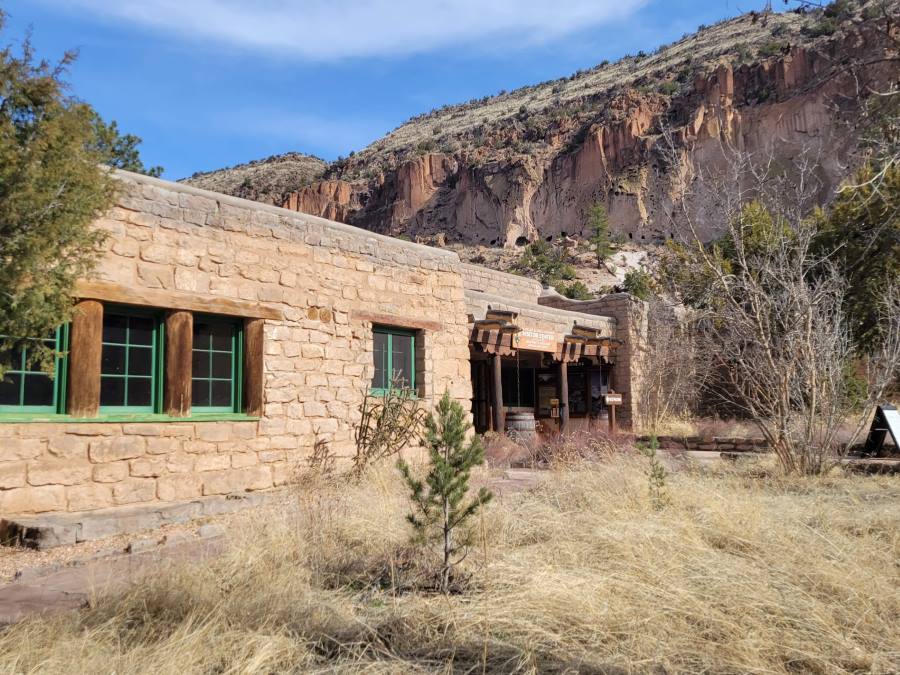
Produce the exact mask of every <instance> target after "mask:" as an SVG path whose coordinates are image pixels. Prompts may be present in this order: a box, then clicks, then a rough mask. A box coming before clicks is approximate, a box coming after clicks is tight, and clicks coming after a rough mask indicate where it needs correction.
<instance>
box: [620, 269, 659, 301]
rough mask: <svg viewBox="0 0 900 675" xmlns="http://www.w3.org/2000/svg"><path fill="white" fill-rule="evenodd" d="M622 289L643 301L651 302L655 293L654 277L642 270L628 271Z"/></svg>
mask: <svg viewBox="0 0 900 675" xmlns="http://www.w3.org/2000/svg"><path fill="white" fill-rule="evenodd" d="M622 288H623V289H624V291H625V292H626V293H631V294H632V295H633V296H634V297H636V298H640V299H641V300H649V299H650V296H651V295H652V293H653V276H652V275H651V274H650V273H649V272H647V271H646V270H642V269H634V270H628V272H626V273H625V280H624V281H623V282H622Z"/></svg>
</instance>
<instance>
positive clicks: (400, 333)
mask: <svg viewBox="0 0 900 675" xmlns="http://www.w3.org/2000/svg"><path fill="white" fill-rule="evenodd" d="M373 343H374V344H373V359H374V365H375V373H374V376H373V377H372V388H373V389H375V390H378V391H384V390H386V389H388V388H390V387H391V384H392V383H393V382H396V383H397V384H398V386H401V387H404V388H410V389H414V388H415V386H416V337H415V335H414V334H413V333H411V332H410V331H405V330H401V329H393V328H381V327H378V328H375V330H374V334H373Z"/></svg>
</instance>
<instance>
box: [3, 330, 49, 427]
mask: <svg viewBox="0 0 900 675" xmlns="http://www.w3.org/2000/svg"><path fill="white" fill-rule="evenodd" d="M62 336H63V329H62V328H60V329H58V330H56V331H54V333H53V335H52V336H49V337H47V338H46V339H44V340H38V339H34V340H28V341H27V342H26V343H25V344H24V345H23V346H21V347H18V348H16V349H15V350H12V351H10V352H7V353H5V354H0V360H2V362H3V364H4V365H6V366H8V368H9V370H7V371H6V375H5V376H4V378H3V379H2V380H0V411H2V412H50V413H53V412H58V409H57V408H58V406H59V404H60V401H61V399H62V396H61V393H60V391H61V387H62V384H61V383H62V380H63V378H64V374H62V373H61V370H62V359H61V358H60V357H57V358H56V359H55V363H54V375H53V376H51V375H49V374H47V373H45V372H43V371H42V370H41V369H40V367H39V366H38V365H37V364H35V363H29V360H30V354H29V348H30V345H36V344H38V343H41V342H43V344H44V345H45V346H46V347H49V348H50V349H53V350H54V351H56V352H57V353H59V352H61V351H62V349H63V346H62Z"/></svg>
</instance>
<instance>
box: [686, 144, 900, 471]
mask: <svg viewBox="0 0 900 675" xmlns="http://www.w3.org/2000/svg"><path fill="white" fill-rule="evenodd" d="M723 153H724V155H725V157H726V158H727V160H728V161H727V163H726V165H725V169H724V170H723V171H722V172H720V173H718V174H712V173H706V174H701V176H700V178H701V180H700V181H699V189H701V190H704V191H706V193H707V194H706V196H705V200H706V202H707V203H712V204H714V205H715V208H716V209H717V210H718V212H719V213H720V214H721V215H720V219H721V225H722V227H723V228H724V229H725V237H724V238H723V239H722V240H720V245H719V246H709V245H706V244H704V242H703V240H702V239H701V236H700V234H699V231H698V229H697V228H696V227H695V226H694V221H693V220H692V218H691V217H690V215H689V214H684V222H686V223H687V227H688V233H687V236H686V237H685V242H684V244H683V246H682V247H681V248H680V249H678V250H676V252H675V253H674V254H673V258H671V259H670V260H669V263H670V268H669V269H670V270H674V272H673V273H671V274H670V277H669V280H670V282H671V287H672V288H673V289H675V291H676V292H678V293H679V294H680V295H681V297H686V298H689V301H690V303H691V305H692V306H693V307H695V308H696V310H697V313H696V315H695V321H694V325H695V327H696V329H697V331H698V334H699V336H700V339H701V341H702V342H703V347H704V351H705V353H706V354H707V355H708V357H709V359H710V361H711V362H712V363H713V365H715V366H717V367H718V372H719V373H721V375H722V376H723V378H724V381H723V382H720V383H719V386H717V387H715V393H716V394H717V395H718V396H719V397H721V398H722V399H723V400H725V401H726V402H727V403H729V404H730V405H731V406H733V407H734V408H736V409H738V410H740V411H741V412H742V413H743V414H744V415H746V416H748V417H749V418H750V419H752V420H753V421H754V422H755V424H756V425H757V427H758V428H759V430H760V432H761V433H762V435H763V436H764V437H765V439H766V440H767V441H768V442H769V444H770V446H771V447H772V448H773V450H774V451H775V453H776V454H777V456H778V458H779V460H780V462H781V465H782V467H783V468H784V469H785V470H786V471H788V472H799V473H805V474H817V473H822V472H825V471H827V470H828V469H830V468H831V466H832V465H833V463H834V461H835V460H837V459H838V458H839V457H840V456H841V455H842V454H843V453H844V452H846V449H847V447H848V445H849V444H848V443H846V442H842V439H841V437H840V435H839V432H840V431H841V428H842V427H843V426H844V423H845V419H846V418H847V417H848V416H850V415H852V414H854V409H853V408H854V402H853V401H852V397H851V396H850V392H849V389H848V381H847V376H846V373H847V368H848V366H849V365H850V364H851V363H852V362H853V360H854V359H855V358H856V355H857V353H858V352H857V349H856V348H857V345H856V344H855V343H854V341H853V338H852V337H851V333H850V330H849V326H848V321H847V320H846V317H845V313H844V305H845V301H846V294H847V284H846V283H845V281H844V279H843V278H842V276H841V274H840V273H839V272H838V270H837V269H836V267H835V266H834V265H832V264H831V263H830V261H829V259H828V255H827V253H826V254H817V253H816V252H815V249H814V246H813V237H814V235H815V225H814V223H813V222H812V221H811V220H810V219H809V218H808V214H809V213H810V211H811V209H812V207H813V205H814V204H815V199H816V195H817V193H818V190H819V187H820V186H819V184H818V181H817V180H816V175H817V174H816V168H817V166H818V164H819V158H818V157H817V155H816V154H815V153H814V152H807V151H804V152H800V153H799V154H798V155H797V156H796V157H795V158H794V159H793V160H785V159H783V158H782V159H779V160H776V158H775V156H774V154H773V153H769V154H767V155H765V156H752V155H750V154H748V153H743V152H738V151H735V150H733V149H731V148H724V149H723ZM695 189H696V188H695ZM888 293H889V295H892V297H888V298H886V299H885V300H884V301H883V302H884V308H883V311H884V315H885V316H884V319H885V321H887V322H888V324H889V325H890V326H891V328H890V331H889V333H890V336H889V337H888V338H886V339H885V340H884V341H883V342H882V344H881V346H880V347H879V348H878V349H876V350H874V351H873V352H872V353H871V355H870V363H872V364H877V365H876V366H875V367H874V368H873V369H872V377H871V378H870V381H869V383H868V384H869V391H868V397H867V400H866V401H865V403H864V405H863V406H862V407H863V409H862V411H861V414H859V417H858V419H860V422H859V428H861V427H862V424H864V420H865V419H867V418H868V416H869V414H870V413H871V410H872V408H873V406H874V405H875V404H876V403H877V402H878V400H879V399H880V398H881V396H883V394H884V392H885V389H886V387H887V386H888V384H889V383H890V381H891V380H892V379H893V378H894V376H895V373H896V372H897V368H898V364H900V350H898V349H897V345H896V342H897V338H896V337H893V336H894V335H895V333H896V330H897V329H896V328H895V327H894V326H895V324H896V322H897V321H898V320H900V319H898V316H900V313H898V309H900V307H898V301H897V300H896V295H897V294H896V288H895V287H891V288H889V289H888Z"/></svg>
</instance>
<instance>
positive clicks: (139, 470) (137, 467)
mask: <svg viewBox="0 0 900 675" xmlns="http://www.w3.org/2000/svg"><path fill="white" fill-rule="evenodd" d="M128 466H129V473H130V474H131V475H132V476H137V477H139V478H155V477H157V476H161V475H163V474H164V473H165V472H166V460H165V458H163V457H139V458H137V459H133V460H131V461H130V462H129V463H128Z"/></svg>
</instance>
